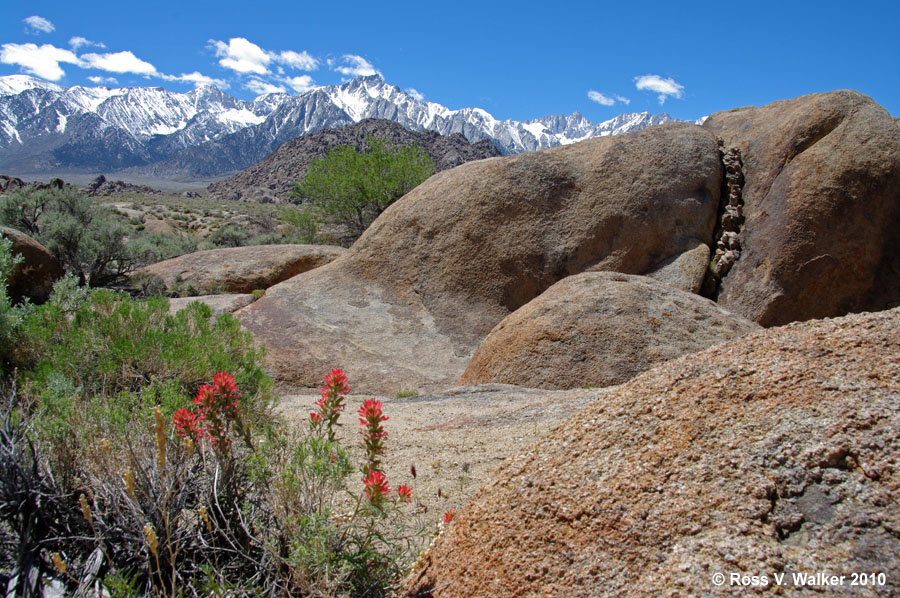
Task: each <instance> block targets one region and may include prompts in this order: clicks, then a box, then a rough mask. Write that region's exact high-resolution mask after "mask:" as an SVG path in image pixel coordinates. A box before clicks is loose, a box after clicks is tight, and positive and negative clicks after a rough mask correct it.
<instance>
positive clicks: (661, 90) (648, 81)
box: [634, 75, 684, 106]
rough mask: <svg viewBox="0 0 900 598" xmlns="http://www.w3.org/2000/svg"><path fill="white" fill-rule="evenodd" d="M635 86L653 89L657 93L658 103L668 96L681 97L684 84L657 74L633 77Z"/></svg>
mask: <svg viewBox="0 0 900 598" xmlns="http://www.w3.org/2000/svg"><path fill="white" fill-rule="evenodd" d="M634 81H635V87H637V88H638V89H640V90H649V91H655V92H656V93H658V94H659V96H658V98H659V104H660V106H662V104H663V103H664V102H665V101H666V98H667V97H668V96H672V97H674V98H681V97H682V96H683V95H684V85H681V84H680V83H676V82H675V80H674V79H671V78H669V79H663V78H662V77H660V76H659V75H641V76H640V77H635V78H634Z"/></svg>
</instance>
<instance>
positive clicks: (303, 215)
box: [281, 206, 319, 244]
mask: <svg viewBox="0 0 900 598" xmlns="http://www.w3.org/2000/svg"><path fill="white" fill-rule="evenodd" d="M281 222H282V223H284V225H285V229H286V230H285V231H284V233H283V234H284V237H285V239H287V240H288V242H289V243H301V244H304V243H305V244H315V243H317V242H318V240H319V218H318V217H317V216H316V215H315V214H314V213H312V212H310V211H307V210H303V209H299V208H295V207H289V206H285V207H283V208H282V209H281Z"/></svg>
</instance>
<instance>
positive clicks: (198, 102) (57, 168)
mask: <svg viewBox="0 0 900 598" xmlns="http://www.w3.org/2000/svg"><path fill="white" fill-rule="evenodd" d="M367 118H379V119H387V120H392V121H394V122H397V123H399V124H400V125H402V126H403V127H404V128H406V129H409V130H411V131H434V132H437V133H440V134H442V135H451V134H454V133H459V134H462V135H463V136H465V137H466V139H468V140H469V141H470V142H473V143H474V142H478V141H480V140H482V139H488V140H490V142H492V143H493V144H494V145H495V146H496V147H497V149H498V150H499V151H500V152H501V153H502V154H514V153H519V152H524V151H532V150H537V149H543V148H547V147H551V146H556V145H566V144H569V143H574V142H577V141H581V140H584V139H588V138H591V137H597V136H603V135H616V134H619V133H626V132H629V131H635V130H640V129H643V128H646V127H648V126H651V125H656V124H662V123H665V122H670V121H674V120H675V119H673V118H671V117H670V116H669V115H668V114H665V113H663V114H658V115H652V114H650V113H649V112H635V113H629V114H622V115H620V116H618V117H616V118H614V119H611V120H608V121H605V122H602V123H598V124H595V123H592V122H591V121H590V120H588V119H587V118H585V117H584V116H583V115H582V114H580V113H579V112H574V113H572V114H570V115H568V116H564V115H551V116H544V117H541V118H536V119H533V120H529V121H524V122H521V121H515V120H497V119H495V118H494V117H493V116H491V115H490V114H489V113H488V112H486V111H485V110H482V109H481V108H462V109H459V110H450V109H449V108H446V107H444V106H442V105H440V104H437V103H434V102H428V101H424V100H420V99H417V98H416V97H414V96H412V95H410V94H409V93H407V92H405V91H403V90H401V89H400V88H398V87H396V86H394V85H390V84H388V83H386V82H385V81H384V79H383V78H382V77H381V76H379V75H372V76H368V77H358V78H356V79H352V80H350V81H348V82H346V83H344V84H342V85H331V86H326V87H319V88H315V89H312V90H310V91H307V92H304V93H301V94H298V95H288V94H281V93H277V94H266V95H262V96H260V97H258V98H256V99H254V100H239V99H236V98H234V97H232V96H230V95H228V94H227V93H224V92H223V91H221V90H219V89H218V88H216V87H213V86H201V87H198V88H196V89H194V90H192V91H189V92H186V93H175V92H171V91H167V90H165V89H163V88H161V87H128V88H120V89H110V88H106V87H83V86H75V87H70V88H65V87H61V86H59V85H56V84H53V83H49V82H47V81H44V80H41V79H36V78H34V77H29V76H26V75H11V76H6V77H0V172H13V173H16V172H28V173H39V172H73V173H75V172H99V171H103V172H117V171H119V172H124V173H128V174H131V175H134V176H144V177H152V178H162V179H202V178H214V177H219V176H222V175H225V174H229V173H233V172H237V171H240V170H243V169H245V168H247V167H249V166H251V165H253V164H256V163H257V162H259V161H261V160H262V159H263V158H265V157H266V156H267V155H269V154H270V153H271V152H272V151H273V150H275V149H276V148H278V147H279V146H281V145H282V144H284V143H285V142H287V141H290V140H292V139H295V138H297V137H300V136H302V135H307V134H309V133H313V132H316V131H320V130H322V129H328V128H343V127H346V126H348V125H351V124H353V123H357V122H360V121H361V120H364V119H367Z"/></svg>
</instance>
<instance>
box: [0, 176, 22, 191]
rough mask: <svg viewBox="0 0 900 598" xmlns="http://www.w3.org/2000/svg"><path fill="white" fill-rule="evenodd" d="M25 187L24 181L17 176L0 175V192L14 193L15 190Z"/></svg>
mask: <svg viewBox="0 0 900 598" xmlns="http://www.w3.org/2000/svg"><path fill="white" fill-rule="evenodd" d="M25 186H26V184H25V181H23V180H22V179H20V178H19V177H17V176H9V175H8V174H0V191H15V190H16V189H21V188H22V187H25Z"/></svg>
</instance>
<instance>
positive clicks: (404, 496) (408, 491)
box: [397, 484, 412, 502]
mask: <svg viewBox="0 0 900 598" xmlns="http://www.w3.org/2000/svg"><path fill="white" fill-rule="evenodd" d="M397 497H398V498H400V500H402V501H403V502H412V488H410V487H409V486H404V485H403V484H401V485H399V486H397Z"/></svg>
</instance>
